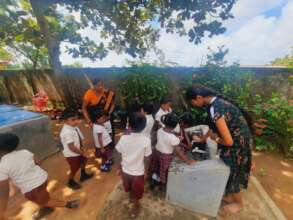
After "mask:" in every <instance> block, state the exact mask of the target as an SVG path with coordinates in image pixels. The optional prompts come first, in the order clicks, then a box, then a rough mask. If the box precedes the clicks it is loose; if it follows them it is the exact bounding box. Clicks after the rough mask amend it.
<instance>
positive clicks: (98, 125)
mask: <svg viewBox="0 0 293 220" xmlns="http://www.w3.org/2000/svg"><path fill="white" fill-rule="evenodd" d="M90 117H91V121H92V123H93V135H94V141H95V147H96V157H98V158H102V164H101V166H100V170H101V171H102V172H109V171H110V166H111V165H113V160H112V159H111V157H110V150H111V149H110V148H111V146H110V145H111V143H112V138H111V136H110V134H109V132H108V131H107V129H106V128H105V125H104V123H105V121H106V120H107V117H108V116H107V114H106V113H105V112H104V111H103V110H102V109H97V110H96V111H94V112H93V113H92V114H91V115H90Z"/></svg>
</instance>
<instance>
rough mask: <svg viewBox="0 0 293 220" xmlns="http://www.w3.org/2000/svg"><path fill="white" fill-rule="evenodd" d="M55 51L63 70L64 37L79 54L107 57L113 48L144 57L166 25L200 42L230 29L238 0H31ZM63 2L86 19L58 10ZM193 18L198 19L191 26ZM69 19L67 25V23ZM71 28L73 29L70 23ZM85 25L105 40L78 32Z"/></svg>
mask: <svg viewBox="0 0 293 220" xmlns="http://www.w3.org/2000/svg"><path fill="white" fill-rule="evenodd" d="M30 3H31V6H32V8H33V11H34V14H35V16H36V18H37V21H38V24H39V26H40V28H41V32H42V34H43V36H44V38H45V42H46V45H47V48H48V51H49V56H50V63H51V66H52V67H53V69H54V70H55V72H56V73H59V72H62V69H61V62H60V60H59V55H60V42H62V41H68V42H70V43H72V44H75V45H76V47H72V48H68V50H67V52H68V53H69V54H71V55H72V56H73V57H87V58H90V59H92V60H96V59H103V58H104V57H105V56H106V55H107V54H108V52H109V51H111V50H114V51H116V52H118V53H122V52H124V53H126V54H129V55H131V56H133V57H137V56H139V57H143V56H145V54H146V53H147V51H148V50H149V49H155V42H156V41H158V39H159V36H160V35H159V34H160V31H161V30H165V31H166V32H168V33H178V34H180V35H188V36H189V39H190V41H191V42H194V43H196V44H197V43H200V42H201V39H202V38H203V37H204V36H205V34H207V35H208V36H209V37H212V36H213V35H217V34H221V33H223V32H224V31H225V28H224V27H223V26H222V23H221V22H222V21H223V20H227V19H229V18H232V15H231V13H230V12H231V9H232V6H233V5H234V3H235V0H212V1H206V0H200V1H196V2H195V1H192V0H186V1H177V0H173V1H163V0H161V1H160V0H156V1H155V0H153V1H145V0H143V1H142V0H141V1H131V0H129V1H114V0H105V1H103V0H97V1H94V0H91V1H77V0H73V1H72V0H71V1H69V0H61V1H57V0H46V1H44V0H43V1H42V0H30ZM57 3H59V4H60V5H62V6H63V7H65V8H66V10H68V11H69V12H73V11H75V12H78V13H80V18H81V19H80V21H77V20H75V19H74V18H73V17H71V18H70V19H67V20H66V17H64V16H63V15H61V14H60V12H58V11H57ZM188 22H189V23H190V22H192V23H193V25H192V26H191V27H190V25H188ZM65 24H66V25H65ZM68 27H69V28H68ZM83 28H91V29H93V30H97V31H99V40H100V42H99V43H96V42H95V41H93V40H90V39H89V38H88V37H83V36H81V34H80V33H78V31H79V30H81V29H83Z"/></svg>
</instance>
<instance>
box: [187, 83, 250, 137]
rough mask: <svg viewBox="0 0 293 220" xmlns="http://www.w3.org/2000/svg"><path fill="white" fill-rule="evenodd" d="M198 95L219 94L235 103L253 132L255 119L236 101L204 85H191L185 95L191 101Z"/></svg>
mask: <svg viewBox="0 0 293 220" xmlns="http://www.w3.org/2000/svg"><path fill="white" fill-rule="evenodd" d="M197 96H202V97H210V96H217V97H218V98H221V99H223V100H225V101H228V102H229V103H231V104H232V105H234V106H235V107H236V108H238V109H239V111H240V112H241V113H242V115H243V116H244V118H245V120H246V122H247V124H248V126H249V128H250V131H251V132H252V133H253V120H252V117H251V115H250V114H249V113H248V112H247V111H245V110H244V109H243V108H241V107H240V106H239V105H238V104H237V103H236V102H235V101H233V100H231V99H229V98H227V97H225V96H223V95H220V94H218V93H216V92H215V91H213V90H212V89H209V88H207V87H204V86H199V87H189V88H188V89H187V90H186V93H185V97H186V99H187V100H188V101H190V100H192V99H196V98H197Z"/></svg>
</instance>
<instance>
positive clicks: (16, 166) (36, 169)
mask: <svg viewBox="0 0 293 220" xmlns="http://www.w3.org/2000/svg"><path fill="white" fill-rule="evenodd" d="M18 143H19V138H18V137H17V136H16V135H14V134H11V133H4V134H0V220H3V219H4V212H5V210H6V208H7V203H8V200H9V190H10V189H9V181H11V182H12V183H13V184H14V185H15V186H16V187H18V188H19V189H20V191H21V192H22V194H23V195H24V196H25V198H26V199H28V200H30V201H32V202H34V203H36V204H37V205H39V206H40V207H41V208H40V210H39V211H38V212H36V213H35V214H34V216H33V219H41V218H43V217H45V216H46V215H48V214H50V213H51V212H53V210H54V209H53V208H55V207H66V208H69V209H72V208H77V207H78V201H77V200H75V201H67V202H66V201H61V200H58V199H53V198H50V194H49V192H48V191H47V181H48V174H47V172H46V171H45V170H43V169H42V168H41V167H40V166H39V165H40V160H38V159H37V158H36V157H35V156H34V155H33V154H32V153H31V152H30V151H28V150H16V148H17V146H18Z"/></svg>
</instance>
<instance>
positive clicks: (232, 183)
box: [208, 98, 253, 195]
mask: <svg viewBox="0 0 293 220" xmlns="http://www.w3.org/2000/svg"><path fill="white" fill-rule="evenodd" d="M208 111H209V116H210V119H211V129H212V130H214V132H217V128H216V125H215V123H216V121H217V120H218V119H219V118H221V117H224V119H225V121H226V123H227V126H228V128H229V130H230V132H231V135H232V138H233V146H219V148H220V158H221V159H222V160H223V161H224V163H225V164H226V165H227V166H229V167H230V176H229V180H228V183H227V186H226V195H227V194H231V193H238V192H240V189H241V188H245V189H246V188H247V186H248V180H249V175H250V169H251V158H252V154H251V152H252V146H253V138H252V134H251V132H250V129H249V126H248V124H247V122H246V120H245V118H244V116H243V114H242V113H241V111H240V110H239V109H238V108H237V107H236V106H235V105H233V104H231V103H230V102H228V101H226V100H224V99H222V98H216V99H215V100H214V101H213V102H212V103H211V104H210V106H209V110H208Z"/></svg>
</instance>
